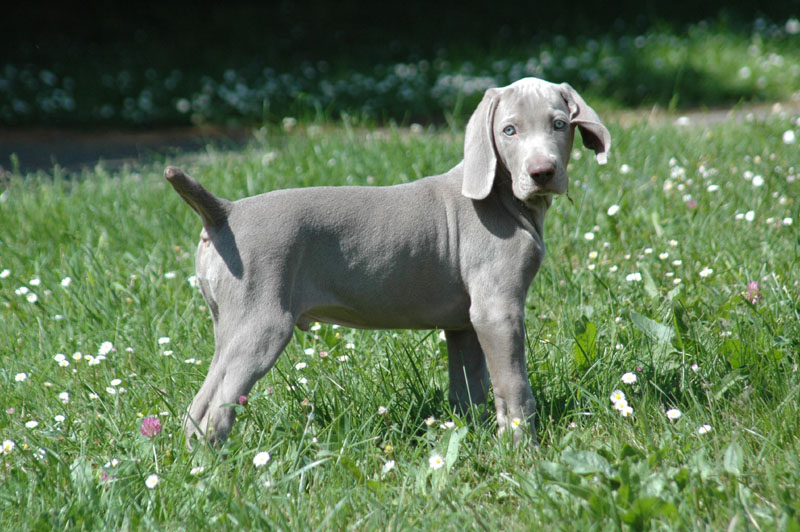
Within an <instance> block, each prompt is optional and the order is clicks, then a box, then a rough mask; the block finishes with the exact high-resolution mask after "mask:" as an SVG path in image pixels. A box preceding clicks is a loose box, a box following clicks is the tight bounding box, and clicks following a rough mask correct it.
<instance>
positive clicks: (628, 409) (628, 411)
mask: <svg viewBox="0 0 800 532" xmlns="http://www.w3.org/2000/svg"><path fill="white" fill-rule="evenodd" d="M619 413H620V415H621V416H622V417H630V416H632V415H633V407H632V406H629V405H627V404H626V405H625V406H623V407H622V408H620V409H619Z"/></svg>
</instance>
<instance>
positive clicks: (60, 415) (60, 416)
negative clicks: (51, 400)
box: [53, 414, 67, 423]
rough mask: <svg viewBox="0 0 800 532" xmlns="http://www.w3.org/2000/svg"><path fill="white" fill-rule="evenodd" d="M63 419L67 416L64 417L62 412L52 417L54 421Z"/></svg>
mask: <svg viewBox="0 0 800 532" xmlns="http://www.w3.org/2000/svg"><path fill="white" fill-rule="evenodd" d="M65 419H67V418H65V417H64V415H63V414H58V415H56V416H55V417H54V418H53V420H54V421H55V422H56V423H63V422H64V420H65Z"/></svg>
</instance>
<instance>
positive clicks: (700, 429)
mask: <svg viewBox="0 0 800 532" xmlns="http://www.w3.org/2000/svg"><path fill="white" fill-rule="evenodd" d="M709 432H711V425H708V424H706V425H700V426H699V427H697V433H698V434H708V433H709Z"/></svg>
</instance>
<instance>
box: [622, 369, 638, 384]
mask: <svg viewBox="0 0 800 532" xmlns="http://www.w3.org/2000/svg"><path fill="white" fill-rule="evenodd" d="M622 382H624V383H625V384H633V383H634V382H636V374H635V373H631V372H630V371H629V372H627V373H625V374H623V375H622Z"/></svg>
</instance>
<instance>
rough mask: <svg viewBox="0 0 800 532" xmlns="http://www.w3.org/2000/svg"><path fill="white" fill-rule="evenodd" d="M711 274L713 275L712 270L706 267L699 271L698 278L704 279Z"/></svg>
mask: <svg viewBox="0 0 800 532" xmlns="http://www.w3.org/2000/svg"><path fill="white" fill-rule="evenodd" d="M712 273H714V270H712V269H711V268H709V267H708V266H706V267H705V268H703V269H702V270H700V273H699V274H698V275H700V277H703V278H705V277H708V276H709V275H711V274H712Z"/></svg>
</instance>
